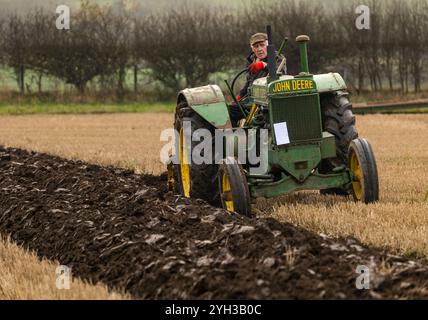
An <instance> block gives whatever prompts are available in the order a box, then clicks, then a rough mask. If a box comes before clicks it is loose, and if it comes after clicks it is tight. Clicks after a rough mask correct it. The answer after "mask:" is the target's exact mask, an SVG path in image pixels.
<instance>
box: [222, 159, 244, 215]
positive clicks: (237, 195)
mask: <svg viewBox="0 0 428 320" xmlns="http://www.w3.org/2000/svg"><path fill="white" fill-rule="evenodd" d="M218 182H219V189H220V199H221V204H222V206H223V208H224V209H225V210H227V211H229V212H231V213H238V214H242V215H244V216H250V215H251V196H250V191H249V188H248V183H247V177H246V175H245V173H244V170H243V169H242V166H241V165H240V164H239V163H238V162H237V161H236V159H235V158H232V157H228V158H226V159H224V160H223V162H222V163H221V164H220V166H219V171H218Z"/></svg>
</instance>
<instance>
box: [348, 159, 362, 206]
mask: <svg viewBox="0 0 428 320" xmlns="http://www.w3.org/2000/svg"><path fill="white" fill-rule="evenodd" d="M350 161H351V163H350V164H351V168H350V169H351V171H352V173H353V175H354V179H353V181H352V188H353V189H354V193H355V196H356V198H357V199H358V200H361V199H362V198H363V174H362V171H361V166H360V161H359V160H358V157H357V154H356V153H355V152H352V154H351V160H350Z"/></svg>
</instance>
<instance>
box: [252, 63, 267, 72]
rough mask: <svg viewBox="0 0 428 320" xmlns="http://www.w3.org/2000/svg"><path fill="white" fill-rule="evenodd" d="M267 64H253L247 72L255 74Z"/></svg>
mask: <svg viewBox="0 0 428 320" xmlns="http://www.w3.org/2000/svg"><path fill="white" fill-rule="evenodd" d="M266 66H267V63H266V62H263V61H257V62H253V63H252V64H250V65H249V66H248V71H249V72H250V73H252V74H254V73H257V72H259V71H262V70H263V69H264V68H266Z"/></svg>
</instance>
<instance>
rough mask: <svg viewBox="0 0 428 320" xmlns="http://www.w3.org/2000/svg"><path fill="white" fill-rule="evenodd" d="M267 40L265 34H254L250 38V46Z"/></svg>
mask: <svg viewBox="0 0 428 320" xmlns="http://www.w3.org/2000/svg"><path fill="white" fill-rule="evenodd" d="M267 39H268V37H267V34H266V33H256V34H253V35H252V36H251V38H250V45H254V44H255V43H257V42H261V41H266V40H267Z"/></svg>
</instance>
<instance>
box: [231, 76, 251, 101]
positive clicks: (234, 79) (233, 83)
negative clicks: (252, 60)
mask: <svg viewBox="0 0 428 320" xmlns="http://www.w3.org/2000/svg"><path fill="white" fill-rule="evenodd" d="M245 72H247V68H245V69H244V70H242V71H240V72H239V73H238V74H237V75H236V76H235V78H233V80H232V84H231V85H230V89H231V90H232V93H233V94H235V83H236V80H238V79H239V77H240V76H241V75H243V74H244V73H245ZM247 96H248V94H246V95H245V96H243V97H241V99H240V100H243V99H245V98H246V97H247ZM240 100H239V101H240ZM239 101H238V102H239Z"/></svg>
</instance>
